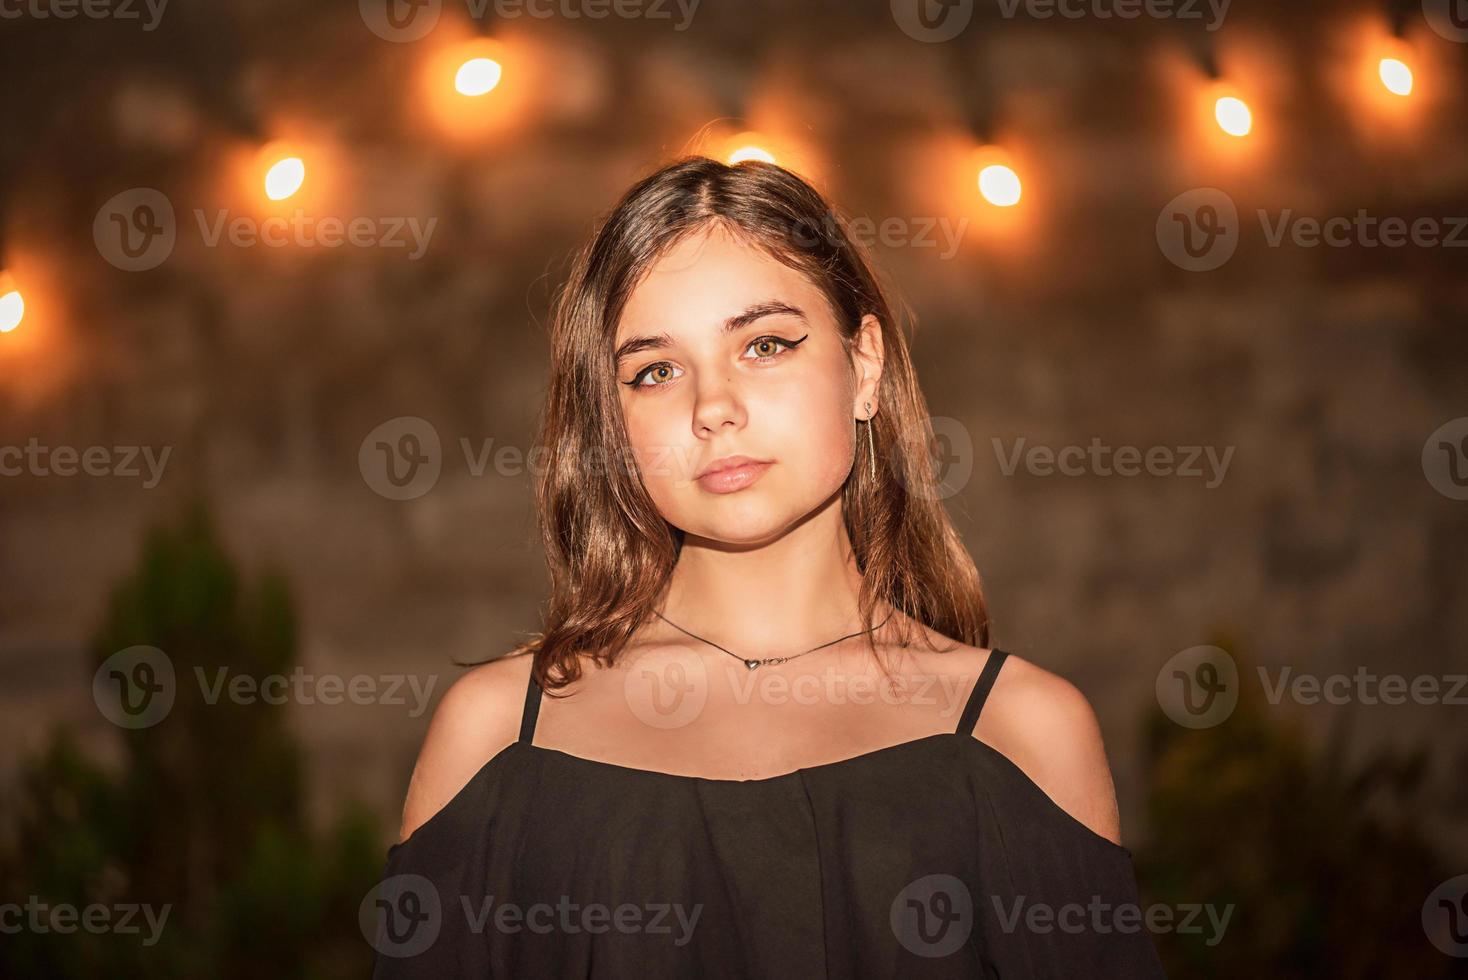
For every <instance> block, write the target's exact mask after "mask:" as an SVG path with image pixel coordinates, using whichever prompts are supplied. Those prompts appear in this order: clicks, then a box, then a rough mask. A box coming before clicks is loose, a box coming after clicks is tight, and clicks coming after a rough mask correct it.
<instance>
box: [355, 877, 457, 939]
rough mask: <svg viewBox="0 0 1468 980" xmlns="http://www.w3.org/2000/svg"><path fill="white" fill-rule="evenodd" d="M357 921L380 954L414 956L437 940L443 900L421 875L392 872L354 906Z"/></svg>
mask: <svg viewBox="0 0 1468 980" xmlns="http://www.w3.org/2000/svg"><path fill="white" fill-rule="evenodd" d="M357 923H358V925H359V926H361V929H362V935H363V936H364V937H366V939H367V942H368V943H369V944H370V945H371V946H372V948H373V949H375V950H377V952H379V953H381V954H382V955H383V956H392V957H396V958H399V959H401V958H405V957H409V956H417V955H418V954H420V953H422V952H423V951H424V950H426V949H428V948H429V947H430V946H432V945H433V944H434V942H436V941H437V940H438V934H439V930H441V929H442V928H443V902H442V900H441V899H440V898H439V894H438V889H437V888H435V887H434V885H433V882H431V881H429V880H428V879H427V878H425V877H423V876H422V875H416V874H400V875H392V876H391V877H388V878H384V879H383V880H382V881H380V882H378V883H377V885H376V886H375V887H374V888H373V889H372V890H371V891H369V892H368V893H367V897H366V898H364V899H362V904H361V905H360V906H358V908H357Z"/></svg>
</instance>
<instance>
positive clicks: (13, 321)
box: [0, 272, 25, 333]
mask: <svg viewBox="0 0 1468 980" xmlns="http://www.w3.org/2000/svg"><path fill="white" fill-rule="evenodd" d="M24 319H25V297H24V296H22V295H21V293H20V288H19V287H18V286H17V285H16V283H15V279H14V278H13V277H12V276H11V275H10V273H8V272H0V333H9V332H10V331H12V330H14V329H15V328H16V327H18V326H20V322H21V321H22V320H24Z"/></svg>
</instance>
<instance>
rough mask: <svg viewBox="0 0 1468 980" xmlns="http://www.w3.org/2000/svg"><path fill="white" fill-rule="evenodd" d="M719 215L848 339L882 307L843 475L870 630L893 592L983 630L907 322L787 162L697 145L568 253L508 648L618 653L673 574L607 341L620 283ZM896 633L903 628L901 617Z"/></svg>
mask: <svg viewBox="0 0 1468 980" xmlns="http://www.w3.org/2000/svg"><path fill="white" fill-rule="evenodd" d="M715 222H718V223H722V225H723V226H724V227H725V228H726V229H727V230H729V231H730V232H731V233H732V234H734V235H735V236H737V237H738V238H739V239H740V240H742V241H744V242H746V243H748V244H750V245H752V246H755V247H757V248H760V249H762V250H763V251H764V252H765V253H766V254H769V255H771V256H772V257H774V258H775V259H777V260H778V261H780V262H782V263H784V264H785V265H787V266H789V267H791V268H793V269H795V270H797V271H799V272H802V273H804V274H805V275H806V276H807V277H808V278H809V280H810V281H811V282H812V283H814V284H815V285H816V286H817V287H819V289H820V290H821V291H822V293H823V294H824V295H825V298H826V300H827V301H828V302H829V303H830V306H831V309H832V311H833V312H834V314H835V318H836V322H837V327H838V329H839V330H840V331H841V337H842V344H843V346H844V347H845V348H846V350H847V352H848V355H850V352H851V350H852V345H853V341H854V339H855V337H856V335H857V331H858V328H859V327H860V325H861V321H862V318H863V317H864V316H865V315H866V314H869V313H870V314H872V315H874V316H875V317H876V318H877V320H879V321H880V322H881V329H882V340H883V350H884V352H885V357H884V366H883V370H882V376H881V383H880V386H879V388H878V391H877V403H878V405H879V409H878V410H877V413H876V415H875V416H874V417H873V419H872V420H871V421H870V422H867V423H866V424H867V425H873V426H875V427H876V428H875V430H874V431H873V432H872V435H871V438H872V439H873V441H874V442H875V447H876V456H877V460H878V466H877V473H876V476H875V478H874V477H872V475H871V472H870V463H869V462H868V461H864V460H862V458H861V457H862V456H863V455H865V454H866V452H867V450H866V448H865V447H864V446H863V445H862V444H863V443H866V442H867V439H866V438H865V437H863V438H861V439H860V440H859V441H858V443H857V456H856V460H855V465H853V466H852V470H851V473H850V474H849V475H848V476H847V478H846V483H845V485H844V486H843V488H842V491H841V504H842V512H843V517H844V520H845V523H846V530H847V532H848V534H849V535H850V538H851V543H852V548H853V552H854V558H855V560H856V562H857V567H858V568H859V569H860V570H861V573H862V584H861V589H860V594H859V596H858V600H857V602H858V609H859V612H860V615H861V619H862V625H863V627H864V628H866V629H869V630H870V629H871V628H872V626H873V616H874V614H875V610H876V607H877V604H878V602H879V601H885V602H886V603H888V604H890V606H891V607H892V608H893V609H895V610H898V611H900V612H902V613H904V614H906V616H908V617H911V619H913V620H916V621H917V622H920V623H922V624H925V625H926V626H928V627H929V628H930V629H932V630H934V631H936V632H937V633H939V634H942V635H943V636H945V637H948V638H951V639H955V640H959V641H961V642H963V643H966V644H969V645H971V646H978V647H985V646H988V640H989V619H988V611H987V608H986V604H985V602H984V595H983V589H982V586H981V584H980V582H979V573H978V569H977V568H975V566H974V562H973V559H972V558H970V557H969V554H968V552H967V551H966V550H965V549H964V547H963V543H962V540H961V539H960V538H959V536H958V533H957V531H956V530H955V529H954V528H953V525H952V523H951V522H950V521H949V519H948V514H947V512H946V511H945V510H944V508H943V505H942V502H941V500H940V499H939V496H938V493H937V487H936V481H935V476H934V459H933V456H932V448H933V446H934V445H935V440H934V437H933V429H932V424H931V422H930V420H929V417H928V412H927V406H926V403H925V401H924V399H923V395H922V392H921V390H920V389H919V387H918V382H917V376H916V374H915V373H914V371H913V365H912V360H911V357H910V356H909V350H908V343H907V338H906V337H905V336H904V333H903V329H902V328H901V327H900V326H899V324H898V322H897V320H896V319H895V317H894V315H893V312H894V307H893V304H892V303H891V302H890V301H889V298H888V292H887V291H886V290H885V289H884V288H883V287H882V285H881V284H880V283H879V280H878V278H877V276H876V275H875V274H874V272H873V266H872V263H871V260H870V258H869V256H868V255H867V254H866V250H865V249H864V247H863V246H862V245H861V243H860V242H857V241H854V240H853V239H852V237H851V236H850V234H849V232H848V228H847V226H848V222H849V219H848V218H847V217H846V216H845V215H844V214H843V213H841V212H839V211H838V210H837V209H836V208H835V207H834V206H832V205H831V204H829V203H828V202H827V201H826V200H825V198H824V197H822V195H821V194H820V192H818V191H817V190H816V189H815V188H813V187H812V186H811V185H810V184H808V183H807V182H806V181H804V180H802V179H801V178H800V177H798V176H797V175H795V174H794V173H791V172H790V171H789V170H786V169H784V168H783V167H779V166H776V165H774V164H768V163H761V162H756V161H750V162H745V163H741V164H739V165H737V166H729V165H727V164H724V163H721V162H719V161H717V160H711V159H709V158H707V157H702V156H691V157H685V158H683V159H680V160H677V161H675V162H673V163H671V164H668V165H666V166H664V167H662V168H661V169H659V170H657V171H656V172H655V173H653V174H651V175H650V176H648V177H646V178H644V179H642V180H641V181H639V182H638V183H637V184H635V185H634V186H633V187H632V188H631V189H630V190H628V191H627V193H626V194H625V195H624V196H623V197H622V199H621V200H620V201H619V202H618V203H617V205H616V206H615V207H614V208H613V209H612V211H611V213H610V214H608V215H607V216H606V217H605V218H604V219H603V220H602V222H601V224H600V226H599V227H598V228H597V230H596V232H595V234H594V235H592V237H591V239H590V240H589V241H588V242H587V243H586V244H585V245H584V247H582V248H581V249H580V250H579V252H578V253H577V254H576V257H575V260H574V262H573V264H572V268H571V272H570V276H569V278H568V280H567V282H566V283H565V285H564V287H563V288H562V289H561V290H560V291H559V292H558V293H557V294H556V297H555V300H554V302H553V304H552V315H551V320H550V340H551V344H550V355H551V364H550V385H549V390H548V392H547V396H546V402H545V406H544V410H543V413H542V415H541V420H540V431H539V435H538V437H537V439H536V448H535V452H536V453H537V454H538V455H539V458H540V469H539V473H538V475H537V483H536V504H537V508H538V511H539V519H540V527H541V534H542V536H543V539H544V546H545V555H546V561H547V563H548V565H549V566H550V577H551V594H550V600H549V603H548V606H547V608H546V614H545V628H544V631H543V632H541V633H540V634H538V635H537V636H536V637H535V638H534V639H532V640H530V641H529V642H527V643H523V644H521V645H520V646H519V647H517V648H516V649H515V650H514V651H513V653H531V654H533V656H534V658H535V663H534V667H533V670H534V672H535V675H536V678H537V679H538V680H539V681H540V683H541V685H542V687H544V688H545V689H546V690H547V691H553V690H557V689H559V688H562V687H565V686H566V685H568V684H570V683H572V682H574V681H575V680H577V679H578V678H579V677H580V676H581V668H582V658H583V657H589V658H590V659H591V660H592V662H593V663H596V664H600V665H603V666H610V665H611V664H612V663H613V662H614V661H615V660H616V658H617V656H618V655H619V654H620V653H621V651H622V650H623V649H624V648H625V647H626V645H627V643H628V642H629V641H630V640H631V638H632V636H633V635H634V634H635V633H636V632H637V630H638V629H639V628H640V627H641V626H642V625H643V623H644V622H645V621H646V620H647V619H648V617H649V616H650V615H651V613H652V609H653V606H654V603H655V602H656V601H657V598H658V596H659V595H660V594H661V593H662V591H663V588H664V586H665V585H666V583H667V582H668V579H669V577H670V575H671V574H672V570H673V567H674V565H675V564H676V563H677V561H678V555H679V553H680V551H681V549H682V545H683V532H682V531H681V530H679V529H678V528H675V527H673V526H672V525H670V524H669V523H668V522H667V521H666V520H665V519H664V518H663V516H662V515H661V514H660V513H659V512H658V510H657V509H656V507H655V506H654V504H653V502H652V499H651V497H650V496H649V495H648V493H647V490H646V489H645V487H644V486H643V483H642V479H641V476H640V474H639V471H638V469H637V467H636V465H635V462H634V461H633V457H632V454H631V449H630V446H629V444H628V440H627V431H626V428H625V426H624V424H623V418H622V410H621V404H620V402H619V400H618V397H617V392H616V385H615V380H616V366H615V364H614V362H613V351H612V344H613V341H614V339H615V336H616V330H617V325H618V322H619V321H620V319H621V315H622V311H623V309H624V308H625V306H626V303H627V300H628V297H629V296H630V295H631V293H632V291H633V289H634V288H635V287H636V285H637V284H638V283H639V282H640V281H641V279H642V278H643V276H645V275H646V273H647V272H648V271H649V270H650V269H651V268H652V266H653V265H654V263H655V262H656V261H657V259H658V258H659V257H660V256H662V255H663V254H664V253H665V252H667V251H668V250H669V249H670V248H671V247H672V246H674V245H675V244H676V243H678V242H679V241H680V240H681V239H683V238H684V237H685V236H687V235H689V234H691V233H693V232H695V231H697V230H699V229H702V228H704V227H706V226H708V225H710V224H712V223H715ZM903 312H904V314H905V315H906V316H905V322H906V323H907V324H911V323H912V316H911V313H910V311H908V310H907V309H906V308H905V307H904V310H903ZM896 618H897V619H898V621H899V622H901V618H900V617H896ZM900 632H901V635H902V637H903V639H902V642H903V643H904V644H906V643H907V642H908V638H907V633H908V630H907V629H906V628H902V629H901V630H900ZM868 642H869V643H870V642H871V640H870V635H869V636H868ZM873 650H874V651H875V646H874V645H873Z"/></svg>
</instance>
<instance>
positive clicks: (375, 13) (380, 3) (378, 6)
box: [357, 0, 443, 43]
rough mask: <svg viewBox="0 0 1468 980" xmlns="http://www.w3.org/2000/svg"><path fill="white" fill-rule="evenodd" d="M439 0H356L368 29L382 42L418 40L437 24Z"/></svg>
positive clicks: (440, 2) (439, 9) (440, 11)
mask: <svg viewBox="0 0 1468 980" xmlns="http://www.w3.org/2000/svg"><path fill="white" fill-rule="evenodd" d="M442 8H443V3H442V0H357V10H358V12H359V13H360V14H361V15H362V23H364V24H366V25H367V29H368V30H369V31H371V32H372V33H373V34H376V35H377V36H378V37H380V38H382V39H383V40H384V41H394V42H398V43H407V42H411V41H419V40H422V39H423V38H425V37H427V36H428V33H429V32H430V31H432V30H433V29H434V28H435V27H437V26H438V18H439V15H440V14H441V13H443V9H442Z"/></svg>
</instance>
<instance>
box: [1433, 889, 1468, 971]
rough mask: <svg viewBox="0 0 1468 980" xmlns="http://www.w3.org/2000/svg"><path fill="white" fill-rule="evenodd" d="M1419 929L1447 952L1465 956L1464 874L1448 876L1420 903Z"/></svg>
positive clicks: (1467, 894)
mask: <svg viewBox="0 0 1468 980" xmlns="http://www.w3.org/2000/svg"><path fill="white" fill-rule="evenodd" d="M1422 930H1423V931H1424V932H1426V933H1427V939H1428V941H1429V942H1431V943H1432V944H1433V945H1434V946H1436V947H1437V948H1438V949H1440V950H1442V951H1443V952H1444V953H1446V954H1447V955H1449V956H1458V957H1468V875H1458V876H1457V877H1456V878H1449V879H1448V880H1447V881H1445V882H1443V883H1442V884H1441V885H1438V886H1437V887H1436V888H1434V889H1433V890H1432V894H1430V895H1428V896H1427V901H1425V902H1423V903H1422Z"/></svg>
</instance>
